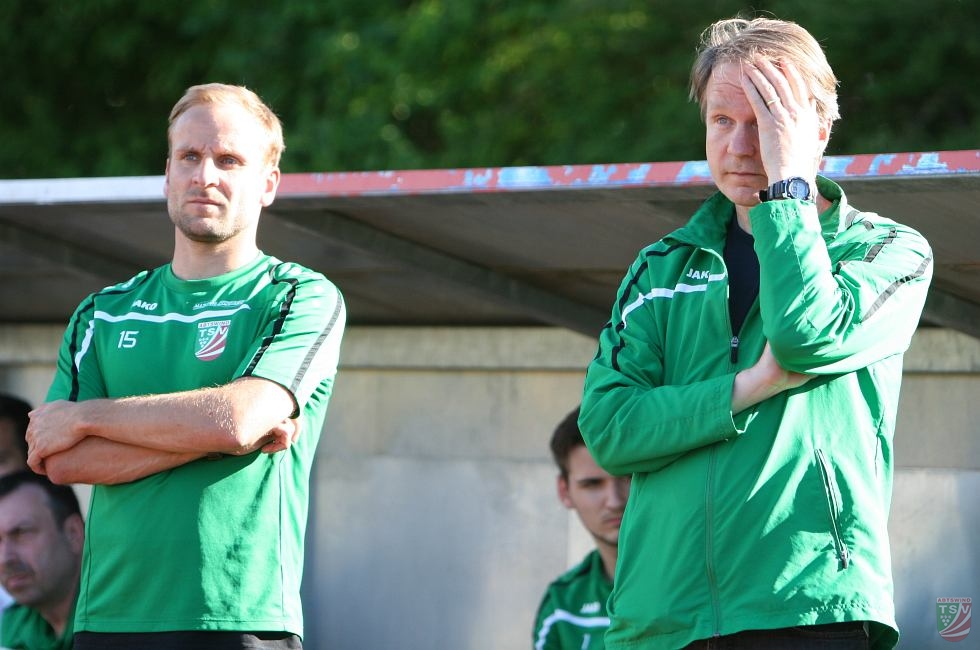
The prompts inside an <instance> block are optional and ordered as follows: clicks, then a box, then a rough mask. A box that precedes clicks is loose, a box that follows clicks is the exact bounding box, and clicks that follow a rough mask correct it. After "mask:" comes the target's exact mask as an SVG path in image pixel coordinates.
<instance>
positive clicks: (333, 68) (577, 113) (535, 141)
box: [0, 0, 980, 178]
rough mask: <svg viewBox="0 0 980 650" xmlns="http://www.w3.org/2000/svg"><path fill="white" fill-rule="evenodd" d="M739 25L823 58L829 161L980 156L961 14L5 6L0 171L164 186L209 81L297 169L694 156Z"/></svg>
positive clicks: (965, 16)
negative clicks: (175, 122)
mask: <svg viewBox="0 0 980 650" xmlns="http://www.w3.org/2000/svg"><path fill="white" fill-rule="evenodd" d="M740 11H742V12H743V15H751V12H753V11H767V12H771V13H772V14H774V15H775V16H777V17H780V18H785V19H788V20H795V21H796V22H799V23H800V24H802V25H804V26H805V27H807V28H808V29H809V30H810V31H811V32H812V33H813V34H814V35H815V36H816V37H817V38H818V40H820V41H821V42H822V43H823V44H824V47H825V48H826V50H827V53H828V57H829V59H830V61H831V64H832V65H833V67H834V69H835V71H836V72H837V74H838V77H839V78H840V80H841V89H840V97H841V108H842V113H843V115H844V119H843V120H841V122H840V123H839V124H838V125H837V126H836V127H835V133H834V137H833V138H832V140H831V145H830V151H829V152H830V153H878V152H896V151H930V150H942V149H972V148H976V147H977V146H978V143H977V135H976V134H977V133H980V91H978V90H977V84H976V82H975V79H974V76H975V73H974V71H975V70H976V68H977V64H978V63H980V39H977V38H976V28H977V25H980V3H978V2H974V1H973V0H934V1H933V2H928V3H926V2H921V1H920V0H860V1H859V0H841V1H840V2H837V3H833V4H830V5H828V4H826V3H814V2H803V1H802V0H772V1H768V2H767V1H763V0H759V1H758V2H756V3H755V4H754V6H753V7H751V8H748V7H747V6H746V5H744V4H742V3H740V2H732V1H727V0H704V1H701V2H687V3H684V2H676V1H674V2H667V1H666V0H525V1H518V0H511V1H507V0H415V1H412V0H376V1H375V2H363V0H331V1H329V2H327V1H324V0H305V1H301V0H293V1H288V0H287V1H285V2H282V3H268V2H257V1H255V0H234V1H232V0H201V1H198V2H195V3H176V2H174V3H162V2H161V3H150V2H133V1H132V0H75V1H69V0H33V1H32V2H27V0H5V2H3V3H0V20H2V21H3V23H4V24H6V25H11V26H16V29H14V30H12V32H11V34H10V35H8V37H7V38H6V39H4V40H3V41H2V42H0V62H3V63H2V64H3V66H4V75H3V80H4V83H3V97H2V101H0V137H2V141H3V142H4V145H5V146H4V147H2V148H0V177H2V178H25V177H62V176H113V175H145V174H159V173H161V172H162V170H163V164H164V159H165V157H166V134H165V129H166V118H167V114H168V113H169V110H170V107H171V106H172V105H173V103H174V102H175V101H176V99H177V98H178V97H179V96H180V95H181V94H182V92H183V90H184V89H185V88H186V87H187V86H189V85H192V84H195V83H202V82H206V81H224V82H229V83H240V84H244V85H247V86H249V87H250V88H253V89H255V90H256V91H257V92H258V93H259V94H260V95H262V97H263V98H264V99H266V100H267V101H268V102H269V103H270V104H271V105H272V106H273V107H274V108H275V109H276V110H277V112H278V113H279V114H280V116H281V117H282V118H283V122H284V124H285V128H286V142H287V146H288V149H287V152H286V155H285V157H284V159H283V169H284V171H287V172H298V171H304V172H312V171H357V170H376V169H411V168H439V167H478V166H508V165H556V164H585V163H601V162H639V161H663V160H689V159H700V158H703V156H704V152H703V127H702V125H701V124H700V121H699V118H698V111H697V109H696V107H694V106H693V105H691V104H690V103H689V102H688V100H687V77H688V72H689V68H690V65H691V62H692V59H693V55H694V47H695V45H696V41H697V37H698V34H699V33H700V31H701V30H702V29H703V28H704V27H706V26H707V24H708V23H710V22H711V21H712V20H715V19H717V18H722V17H729V16H733V15H735V14H736V13H738V12H740Z"/></svg>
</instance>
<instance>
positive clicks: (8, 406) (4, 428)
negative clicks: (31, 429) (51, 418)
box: [0, 393, 31, 476]
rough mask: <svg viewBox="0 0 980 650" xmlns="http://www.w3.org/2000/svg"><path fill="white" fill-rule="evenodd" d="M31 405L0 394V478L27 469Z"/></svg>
mask: <svg viewBox="0 0 980 650" xmlns="http://www.w3.org/2000/svg"><path fill="white" fill-rule="evenodd" d="M30 412H31V405H30V404H28V403H27V402H25V401H24V400H22V399H20V398H19V397H14V396H13V395H7V394H3V393H0V476H5V475H7V474H10V473H12V472H18V471H20V470H24V469H27V439H26V438H25V437H24V436H25V434H26V433H27V423H28V422H29V420H30V417H29V413H30Z"/></svg>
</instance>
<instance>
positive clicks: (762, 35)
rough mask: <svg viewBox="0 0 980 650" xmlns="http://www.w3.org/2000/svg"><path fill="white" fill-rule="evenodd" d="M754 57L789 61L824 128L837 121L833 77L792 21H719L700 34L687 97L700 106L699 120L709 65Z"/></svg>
mask: <svg viewBox="0 0 980 650" xmlns="http://www.w3.org/2000/svg"><path fill="white" fill-rule="evenodd" d="M758 57H762V58H765V59H769V60H774V61H788V62H789V63H792V64H793V65H794V66H795V67H796V68H797V69H798V70H799V71H800V74H802V75H803V82H804V83H805V84H806V86H807V88H808V89H809V91H810V92H811V93H812V94H813V97H814V99H816V102H817V114H818V115H819V116H820V118H821V119H824V120H826V121H827V122H828V123H829V124H833V123H834V122H835V121H836V120H838V119H840V110H839V109H838V107H837V77H836V76H834V71H833V70H832V69H831V68H830V64H829V63H828V62H827V57H826V55H825V54H824V51H823V49H822V48H821V47H820V44H819V43H817V40H816V39H815V38H813V36H812V35H811V34H810V32H808V31H806V30H805V29H803V28H802V27H800V26H799V25H797V24H796V23H793V22H789V21H785V20H774V19H771V18H754V19H752V20H747V19H744V18H729V19H727V20H719V21H718V22H716V23H714V24H713V25H711V26H710V27H708V28H707V29H706V30H704V31H703V32H702V33H701V42H700V45H699V46H698V56H697V59H695V61H694V66H693V67H692V68H691V91H690V98H691V100H693V101H695V102H697V103H698V104H699V105H700V106H701V118H702V119H704V117H705V105H704V93H705V90H706V89H707V86H708V80H709V79H711V73H712V71H713V70H714V69H715V67H716V66H718V65H719V64H723V63H747V62H749V61H752V60H753V59H755V58H758Z"/></svg>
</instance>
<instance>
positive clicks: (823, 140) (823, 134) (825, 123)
mask: <svg viewBox="0 0 980 650" xmlns="http://www.w3.org/2000/svg"><path fill="white" fill-rule="evenodd" d="M817 141H818V142H820V156H821V157H822V156H823V152H824V151H826V150H827V143H828V142H830V121H829V120H821V121H820V125H819V126H818V127H817Z"/></svg>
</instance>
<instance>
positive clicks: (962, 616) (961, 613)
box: [936, 598, 973, 642]
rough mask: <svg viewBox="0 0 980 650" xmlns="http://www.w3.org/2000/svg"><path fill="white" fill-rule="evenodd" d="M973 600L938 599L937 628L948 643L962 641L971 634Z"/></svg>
mask: <svg viewBox="0 0 980 650" xmlns="http://www.w3.org/2000/svg"><path fill="white" fill-rule="evenodd" d="M972 610H973V600H972V599H971V598H937V599H936V627H938V628H939V636H941V637H942V638H944V639H946V640H947V641H954V642H955V641H962V640H963V639H965V638H966V636H967V635H968V634H969V633H970V619H971V618H972Z"/></svg>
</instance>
